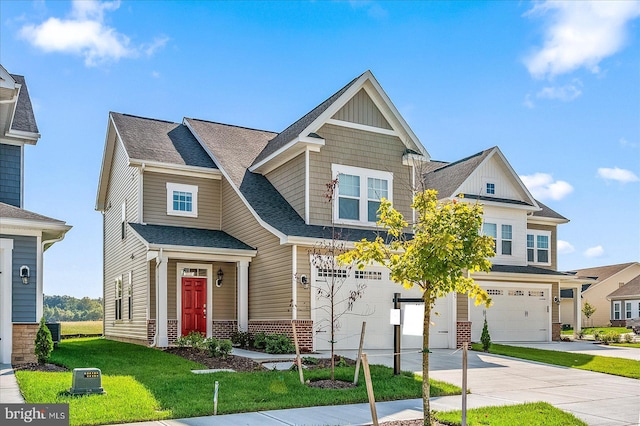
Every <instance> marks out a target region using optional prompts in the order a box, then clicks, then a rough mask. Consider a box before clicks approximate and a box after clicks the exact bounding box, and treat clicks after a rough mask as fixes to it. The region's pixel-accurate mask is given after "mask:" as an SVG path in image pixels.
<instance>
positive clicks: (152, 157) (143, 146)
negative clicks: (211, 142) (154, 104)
mask: <svg viewBox="0 0 640 426" xmlns="http://www.w3.org/2000/svg"><path fill="white" fill-rule="evenodd" d="M110 114H111V117H112V118H113V122H114V123H115V125H116V128H117V129H118V134H119V135H120V137H121V138H122V142H123V143H124V146H125V148H126V150H127V154H128V155H129V158H133V159H136V160H143V161H157V162H160V163H169V164H179V165H185V166H197V167H206V168H215V169H217V168H218V167H217V166H216V164H215V163H214V162H213V160H211V157H209V156H208V155H207V153H206V152H205V151H204V149H202V146H201V145H200V144H199V143H198V141H197V140H196V139H195V138H194V137H193V135H192V134H191V132H190V131H189V129H188V128H187V127H186V126H184V125H183V124H180V123H172V122H170V121H163V120H154V119H151V118H144V117H136V116H134V115H128V114H120V113H117V112H111V113H110Z"/></svg>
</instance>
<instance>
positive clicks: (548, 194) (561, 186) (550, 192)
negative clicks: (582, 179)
mask: <svg viewBox="0 0 640 426" xmlns="http://www.w3.org/2000/svg"><path fill="white" fill-rule="evenodd" d="M520 179H522V182H523V183H524V184H525V186H526V187H527V188H528V189H529V191H531V194H532V195H533V196H534V197H535V198H538V199H540V200H556V201H557V200H561V199H563V198H564V197H566V196H567V195H569V194H570V193H571V192H573V186H571V185H570V184H569V183H568V182H565V181H563V180H556V181H554V180H553V176H551V175H550V174H547V173H534V174H532V175H528V176H520Z"/></svg>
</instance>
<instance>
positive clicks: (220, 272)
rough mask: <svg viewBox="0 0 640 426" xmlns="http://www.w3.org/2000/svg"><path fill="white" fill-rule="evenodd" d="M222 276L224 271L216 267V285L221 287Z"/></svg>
mask: <svg viewBox="0 0 640 426" xmlns="http://www.w3.org/2000/svg"><path fill="white" fill-rule="evenodd" d="M223 277H224V273H223V272H222V268H220V269H218V279H217V280H216V287H222V278H223Z"/></svg>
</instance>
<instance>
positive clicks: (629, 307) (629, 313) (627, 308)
mask: <svg viewBox="0 0 640 426" xmlns="http://www.w3.org/2000/svg"><path fill="white" fill-rule="evenodd" d="M631 318H633V303H632V302H631V301H626V302H624V319H626V320H628V319H631Z"/></svg>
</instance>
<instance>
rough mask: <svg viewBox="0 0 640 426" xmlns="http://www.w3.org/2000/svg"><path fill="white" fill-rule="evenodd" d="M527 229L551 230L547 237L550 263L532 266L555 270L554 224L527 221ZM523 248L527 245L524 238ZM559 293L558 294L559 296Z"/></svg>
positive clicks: (556, 252) (556, 242)
mask: <svg viewBox="0 0 640 426" xmlns="http://www.w3.org/2000/svg"><path fill="white" fill-rule="evenodd" d="M527 229H531V230H541V231H549V232H551V236H550V237H549V245H550V246H551V251H550V253H549V259H551V265H539V264H534V266H539V267H540V268H546V269H553V270H554V271H555V270H557V267H558V241H557V238H558V228H557V227H556V226H555V225H539V224H536V223H528V224H527ZM524 245H525V248H526V246H527V243H526V240H525V243H524ZM559 296H560V295H558V297H559Z"/></svg>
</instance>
